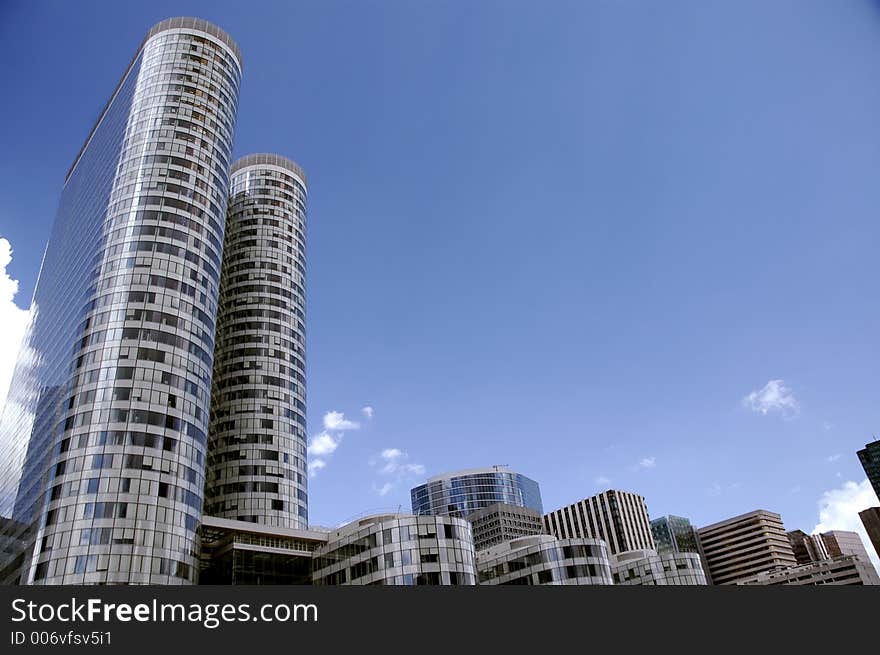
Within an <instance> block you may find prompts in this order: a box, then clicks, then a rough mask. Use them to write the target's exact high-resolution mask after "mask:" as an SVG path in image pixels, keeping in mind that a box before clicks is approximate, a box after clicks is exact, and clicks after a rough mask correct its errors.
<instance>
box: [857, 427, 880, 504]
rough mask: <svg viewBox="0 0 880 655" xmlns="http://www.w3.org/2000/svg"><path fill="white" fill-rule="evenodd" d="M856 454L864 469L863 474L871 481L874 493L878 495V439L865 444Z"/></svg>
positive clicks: (879, 481)
mask: <svg viewBox="0 0 880 655" xmlns="http://www.w3.org/2000/svg"><path fill="white" fill-rule="evenodd" d="M856 455H858V457H859V461H860V462H861V463H862V468H864V469H865V475H867V476H868V480H870V481H871V486H872V487H874V493H876V494H877V496H880V441H872V442H871V443H869V444H865V447H864V448H862V449H861V450H860V451H858V452H857V453H856Z"/></svg>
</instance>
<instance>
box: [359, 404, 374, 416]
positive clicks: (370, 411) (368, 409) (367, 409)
mask: <svg viewBox="0 0 880 655" xmlns="http://www.w3.org/2000/svg"><path fill="white" fill-rule="evenodd" d="M361 414H363V415H364V416H366V417H367V420H370V419H372V418H373V408H372V407H370V406H369V405H367V406H366V407H362V408H361Z"/></svg>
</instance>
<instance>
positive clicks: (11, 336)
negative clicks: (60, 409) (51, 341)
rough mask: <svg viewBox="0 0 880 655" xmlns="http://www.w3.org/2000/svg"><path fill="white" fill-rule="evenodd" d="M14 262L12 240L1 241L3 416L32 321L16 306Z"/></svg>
mask: <svg viewBox="0 0 880 655" xmlns="http://www.w3.org/2000/svg"><path fill="white" fill-rule="evenodd" d="M11 261H12V245H11V244H10V243H9V240H8V239H4V238H0V414H2V410H3V405H4V404H5V402H6V394H7V393H8V391H9V385H10V383H11V382H12V372H13V371H14V370H15V361H16V359H17V357H18V349H19V347H20V346H21V340H22V337H23V336H24V333H25V329H26V328H27V324H28V320H29V318H30V312H29V311H28V310H26V309H21V308H20V307H18V305H16V304H15V296H16V295H17V294H18V280H13V279H12V278H11V277H9V273H7V272H6V267H7V266H9V263H10V262H11Z"/></svg>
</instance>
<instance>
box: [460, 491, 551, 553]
mask: <svg viewBox="0 0 880 655" xmlns="http://www.w3.org/2000/svg"><path fill="white" fill-rule="evenodd" d="M466 518H467V520H468V521H470V524H471V528H472V529H473V533H474V548H475V549H476V550H477V551H481V550H485V549H486V548H489V547H490V546H495V545H497V544H500V543H504V542H505V541H510V540H511V539H516V538H518V537H526V536H529V535H536V534H543V533H544V520H543V518H542V516H541V512H538V511H535V510H533V509H531V508H530V507H517V506H516V505H506V504H504V503H498V504H496V505H490V506H489V507H485V508H483V509H478V510H477V511H476V512H473V513H471V514H468V515H467V517H466Z"/></svg>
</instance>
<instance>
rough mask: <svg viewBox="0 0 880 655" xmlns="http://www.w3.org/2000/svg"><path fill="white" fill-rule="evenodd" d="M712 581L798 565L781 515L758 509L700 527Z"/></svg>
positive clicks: (727, 580)
mask: <svg viewBox="0 0 880 655" xmlns="http://www.w3.org/2000/svg"><path fill="white" fill-rule="evenodd" d="M697 534H698V535H699V538H700V550H701V552H702V555H703V561H704V562H705V564H706V566H707V568H708V571H706V573H707V574H708V575H709V577H710V579H711V582H712V584H716V585H725V584H735V583H737V582H738V581H739V580H743V579H745V578H748V577H751V576H754V575H757V574H759V573H764V572H767V571H775V570H778V569H784V568H788V567H791V566H795V565H796V564H797V560H796V559H795V556H794V552H793V551H792V548H791V542H790V541H789V539H788V535H786V533H785V528H784V527H783V524H782V517H781V516H780V515H779V514H776V513H774V512H768V511H767V510H763V509H759V510H755V511H753V512H748V513H747V514H742V515H740V516H735V517H733V518H730V519H727V520H725V521H720V522H718V523H713V524H712V525H707V526H706V527H703V528H700V529H699V530H697Z"/></svg>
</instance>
